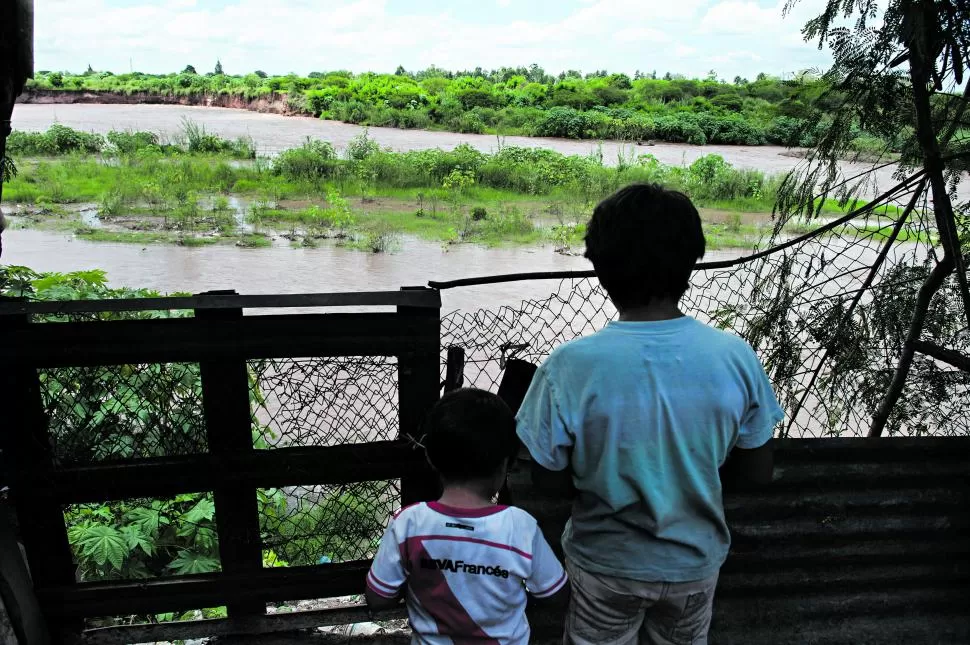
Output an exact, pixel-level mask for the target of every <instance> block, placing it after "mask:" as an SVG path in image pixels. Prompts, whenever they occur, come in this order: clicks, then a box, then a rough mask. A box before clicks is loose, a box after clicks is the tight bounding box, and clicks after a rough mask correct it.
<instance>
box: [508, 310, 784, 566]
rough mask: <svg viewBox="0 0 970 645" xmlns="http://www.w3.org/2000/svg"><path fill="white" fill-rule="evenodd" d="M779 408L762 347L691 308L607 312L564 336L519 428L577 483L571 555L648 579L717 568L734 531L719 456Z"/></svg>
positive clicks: (760, 429) (754, 438) (746, 441)
mask: <svg viewBox="0 0 970 645" xmlns="http://www.w3.org/2000/svg"><path fill="white" fill-rule="evenodd" d="M783 416H784V414H783V412H782V410H781V408H780V407H779V405H778V402H777V400H776V398H775V394H774V392H773V391H772V389H771V383H770V382H769V380H768V377H767V375H766V374H765V370H764V368H763V367H762V365H761V362H760V361H759V360H758V357H757V355H756V354H755V353H754V350H752V349H751V347H750V346H749V345H748V344H747V343H746V342H745V341H744V340H743V339H741V338H739V337H738V336H735V335H733V334H729V333H727V332H724V331H720V330H718V329H714V328H713V327H709V326H707V325H705V324H703V323H701V322H698V321H696V320H694V319H693V318H690V317H686V316H685V317H681V318H676V319H673V320H663V321H658V322H611V323H609V324H608V325H607V326H606V327H605V328H604V329H602V330H600V331H599V332H596V333H595V334H592V335H590V336H586V337H583V338H579V339H576V340H574V341H571V342H568V343H565V344H563V345H561V346H560V347H558V348H557V349H556V350H555V351H554V352H552V354H551V355H550V356H549V358H548V359H547V360H546V362H545V363H543V365H542V366H541V367H540V368H539V371H538V372H537V373H536V375H535V378H534V380H533V381H532V385H531V386H530V388H529V391H528V394H526V397H525V400H524V401H523V403H522V407H521V408H520V410H519V414H518V417H517V421H518V434H519V437H520V438H521V439H522V442H523V443H524V444H525V445H526V447H527V448H528V449H529V452H530V453H532V457H533V458H534V459H535V460H536V461H537V462H538V463H539V464H540V465H541V466H543V467H544V468H546V469H549V470H563V469H565V468H566V467H568V466H571V467H572V472H573V480H574V482H575V484H576V488H577V490H578V492H579V494H578V496H577V498H576V500H575V501H574V503H573V512H572V518H571V519H570V522H569V524H567V525H566V531H565V533H564V534H563V548H564V550H565V553H566V557H568V558H569V559H570V560H572V561H573V562H574V563H576V564H577V565H579V567H580V568H583V569H586V570H588V571H591V572H594V573H600V574H605V575H611V576H617V577H622V578H628V579H633V580H642V581H649V582H658V581H664V582H688V581H692V580H702V579H704V578H708V577H710V576H713V575H714V574H715V573H717V572H718V570H719V569H720V567H721V565H722V564H723V563H724V559H725V558H726V557H727V552H728V547H729V546H730V543H731V537H730V534H729V532H728V527H727V524H726V522H725V520H724V506H723V503H722V500H721V481H720V478H719V477H718V468H719V467H720V466H721V465H722V464H723V463H724V461H725V459H726V458H727V456H728V453H729V452H730V451H731V449H732V448H734V447H735V446H739V447H741V448H757V447H759V446H762V445H764V444H765V443H767V442H768V440H769V439H770V438H771V436H772V432H773V430H774V427H775V425H776V424H777V423H778V422H779V421H780V420H781V419H782V417H783Z"/></svg>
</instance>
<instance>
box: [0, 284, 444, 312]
mask: <svg viewBox="0 0 970 645" xmlns="http://www.w3.org/2000/svg"><path fill="white" fill-rule="evenodd" d="M398 306H407V307H417V308H431V309H439V308H440V307H441V296H440V294H439V293H438V292H437V291H435V290H433V289H415V290H408V291H367V292H359V293H358V292H347V293H297V294H267V295H238V294H229V293H223V294H218V295H212V296H207V297H205V298H200V297H199V296H186V297H181V296H171V297H162V298H126V299H112V300H61V301H45V302H26V301H24V302H16V303H0V315H6V314H32V315H33V314H36V315H40V314H48V315H50V314H55V315H56V314H78V313H103V312H118V311H173V310H179V309H182V310H188V309H194V310H200V309H229V308H236V309H272V308H283V307H398Z"/></svg>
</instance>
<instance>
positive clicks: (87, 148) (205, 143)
mask: <svg viewBox="0 0 970 645" xmlns="http://www.w3.org/2000/svg"><path fill="white" fill-rule="evenodd" d="M141 151H147V152H151V153H160V154H185V153H189V154H206V155H212V154H215V155H224V156H227V157H232V158H235V159H255V158H256V147H255V144H254V143H253V142H252V140H251V139H245V138H239V139H236V140H234V141H230V140H228V139H223V138H221V137H218V136H216V135H214V134H210V133H208V132H206V130H205V128H203V127H201V126H197V125H196V124H194V123H192V122H190V121H185V122H184V123H183V126H182V133H181V135H180V136H178V137H177V138H176V142H174V143H165V144H163V143H161V140H160V139H159V137H158V135H157V134H155V133H154V132H132V131H124V132H122V131H117V130H112V131H111V132H108V134H106V135H104V136H102V135H100V134H94V133H90V132H81V131H80V130H73V129H71V128H69V127H67V126H64V125H60V124H58V123H55V124H54V125H52V126H51V127H49V128H48V129H47V131H46V132H23V131H20V130H15V131H14V132H11V133H10V136H9V137H8V138H7V152H8V153H9V154H10V155H35V156H36V155H42V156H47V155H65V154H72V153H78V154H103V155H119V154H120V155H132V154H135V153H138V152H141Z"/></svg>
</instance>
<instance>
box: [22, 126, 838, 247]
mask: <svg viewBox="0 0 970 645" xmlns="http://www.w3.org/2000/svg"><path fill="white" fill-rule="evenodd" d="M16 134H17V136H14V137H11V141H12V144H11V152H12V153H13V154H16V155H20V156H19V163H18V166H19V172H18V174H17V176H16V177H14V178H13V179H12V180H11V181H10V182H9V183H8V184H7V185H6V186H5V189H4V199H5V201H6V202H8V203H15V204H21V205H25V206H29V208H25V209H23V210H25V211H27V212H29V214H30V215H31V217H30V218H29V219H28V220H27V221H28V222H33V223H34V224H36V225H45V223H46V225H54V226H56V227H58V228H61V229H63V228H64V227H65V226H70V225H71V223H72V221H73V220H72V218H71V217H67V218H65V217H64V210H63V209H59V208H58V206H60V205H64V204H71V203H74V204H80V203H83V204H91V205H93V207H94V208H96V209H97V214H98V220H99V222H100V223H101V224H102V226H101V227H96V226H89V225H83V226H81V225H78V226H77V227H76V233H77V234H78V235H79V236H80V237H84V238H87V239H93V240H101V241H131V242H135V243H145V244H147V243H157V242H169V241H170V242H176V243H179V244H186V245H191V244H210V243H216V242H220V241H223V242H226V241H229V242H235V243H238V244H241V245H244V246H262V245H266V244H268V243H269V240H268V238H267V237H266V236H267V235H270V234H284V235H285V236H286V237H288V238H289V239H290V240H291V241H292V242H293V243H294V244H300V245H304V246H312V245H314V244H316V243H318V242H319V241H320V240H323V239H328V238H331V239H336V240H337V241H338V243H340V244H345V245H348V246H353V247H355V248H362V249H368V250H373V251H381V250H388V249H389V248H392V247H394V245H395V240H396V238H398V237H399V236H401V235H413V236H417V237H421V238H424V239H428V240H434V241H440V242H444V243H460V242H475V243H482V244H488V245H497V244H503V243H517V244H534V243H539V242H546V243H551V244H553V245H555V246H556V247H557V248H559V249H561V250H566V249H569V248H572V247H575V246H577V245H578V244H579V242H580V240H581V238H582V235H583V234H584V228H583V225H584V223H585V221H586V219H587V218H588V215H589V213H590V212H591V210H592V207H593V205H595V203H597V202H598V201H599V200H600V199H602V198H603V197H605V196H606V195H608V194H610V193H612V192H613V191H615V190H616V189H618V188H619V187H621V186H624V185H626V184H629V183H632V182H657V183H661V184H664V185H666V186H668V187H671V188H674V189H677V190H681V191H683V192H685V193H686V194H688V195H689V196H690V197H691V198H692V199H693V200H694V202H695V203H696V204H697V205H698V206H699V207H700V208H701V209H702V210H703V211H704V213H705V219H706V226H707V228H708V237H709V240H710V244H711V247H712V248H726V247H742V248H747V247H751V246H753V245H754V244H755V243H756V242H757V241H758V240H759V239H760V238H761V237H762V236H763V235H764V233H765V231H766V229H768V228H770V222H769V220H770V217H769V215H768V214H770V213H771V210H772V207H773V205H774V203H775V200H776V196H777V190H778V187H779V185H780V178H778V177H773V176H767V175H765V174H764V173H761V172H759V171H754V170H741V169H737V168H734V167H732V166H731V165H730V164H728V163H726V162H725V161H724V160H723V159H722V158H721V157H719V156H716V155H707V156H705V157H702V158H700V159H698V160H697V161H695V162H694V163H692V164H690V165H689V166H667V165H664V164H661V163H660V162H659V161H658V160H657V159H656V158H654V157H653V156H651V155H634V154H632V153H631V154H629V155H626V156H622V155H621V156H620V158H618V159H617V160H616V163H615V164H612V165H606V163H604V162H605V160H604V159H603V158H602V155H601V154H593V155H589V156H576V155H573V156H566V155H563V154H560V153H557V152H554V151H550V150H544V149H531V148H517V147H503V148H501V149H500V150H499V151H498V152H496V153H494V154H487V153H482V152H479V151H478V150H476V149H474V148H471V147H470V146H466V145H462V146H459V147H457V148H455V149H454V150H451V151H442V150H437V149H434V150H421V151H412V152H400V153H399V152H391V151H388V150H382V149H381V148H380V147H379V146H378V145H377V144H376V142H374V141H373V140H372V139H370V138H369V137H368V136H367V134H366V133H364V134H363V135H361V136H359V137H357V138H356V139H354V140H353V141H352V142H351V144H350V145H349V146H348V148H347V151H346V153H345V155H343V156H338V155H337V154H336V152H335V151H334V149H333V147H332V146H331V145H330V144H329V143H326V142H323V141H317V140H308V141H307V142H306V143H305V144H304V145H302V146H301V147H299V148H295V149H291V150H287V151H284V152H282V153H281V154H279V155H278V156H277V157H275V158H273V159H251V158H250V154H249V151H248V150H249V149H248V148H246V147H245V145H244V142H228V141H223V140H221V139H218V138H217V137H214V136H212V135H209V134H207V133H205V132H204V131H201V130H200V129H198V128H195V127H194V126H192V125H191V124H186V133H185V134H184V136H182V137H177V138H176V140H175V141H172V142H161V141H159V139H158V137H157V136H155V135H153V134H151V133H140V132H134V133H132V132H127V133H118V132H112V133H109V134H108V135H106V136H105V137H98V136H97V135H89V134H85V133H79V132H76V131H73V130H70V129H68V128H64V127H63V126H54V127H52V128H51V130H49V131H48V132H46V133H36V134H29V135H25V134H23V133H16ZM199 141H203V142H205V143H204V145H202V144H199ZM41 151H43V152H47V153H48V155H47V156H39V155H38V152H41ZM240 158H241V159H242V160H240ZM818 206H819V210H820V212H821V213H841V212H844V210H845V209H846V208H847V206H846V205H840V204H838V203H836V202H834V201H826V202H825V203H821V204H819V205H818ZM52 214H56V215H57V216H56V217H53V216H51V215H52ZM759 215H760V216H759Z"/></svg>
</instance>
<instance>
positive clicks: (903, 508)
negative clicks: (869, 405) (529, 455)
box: [512, 438, 970, 645]
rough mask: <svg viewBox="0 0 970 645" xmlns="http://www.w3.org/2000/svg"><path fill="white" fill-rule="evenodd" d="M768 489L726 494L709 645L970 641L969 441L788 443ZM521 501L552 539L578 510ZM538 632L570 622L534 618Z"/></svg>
mask: <svg viewBox="0 0 970 645" xmlns="http://www.w3.org/2000/svg"><path fill="white" fill-rule="evenodd" d="M775 461H776V468H775V475H774V481H773V483H772V485H771V486H769V487H765V488H762V489H760V490H757V491H750V492H729V493H726V494H725V509H726V511H727V516H728V521H729V524H730V525H731V531H732V535H733V546H732V549H731V554H730V556H729V558H728V561H727V562H726V563H725V565H724V567H723V569H722V571H721V579H720V583H719V586H718V594H717V600H716V603H715V612H714V624H713V627H712V631H711V643H712V644H717V645H741V644H744V645H759V644H762V643H764V644H768V643H771V644H772V645H774V644H778V643H819V644H821V643H859V644H876V643H886V644H893V643H907V644H914V643H934V644H935V643H954V644H955V643H961V644H963V643H970V539H968V538H970V509H968V501H970V494H968V493H970V439H968V438H958V439H893V438H886V439H807V440H786V441H779V442H777V450H776V456H775ZM512 485H513V496H514V498H515V499H514V501H515V503H517V504H518V505H520V506H522V507H524V508H526V509H527V510H529V511H530V512H532V513H533V514H534V515H536V517H537V518H539V520H540V523H541V524H542V525H543V527H544V530H545V531H546V533H547V537H548V538H549V541H550V543H551V544H554V545H558V542H559V534H560V533H561V531H562V526H563V525H564V523H565V520H566V518H567V517H568V513H569V504H568V503H566V502H563V501H561V500H552V499H548V498H546V499H543V498H541V497H540V496H538V495H537V494H536V493H535V491H532V490H531V487H529V485H528V475H527V469H522V470H521V471H520V472H518V473H516V474H515V475H514V476H513V481H512ZM532 622H533V624H534V626H535V628H536V631H537V639H543V638H549V637H550V636H553V635H554V633H555V632H556V631H557V630H558V629H559V628H560V625H561V617H559V616H550V615H544V616H540V615H534V616H533V617H532Z"/></svg>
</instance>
